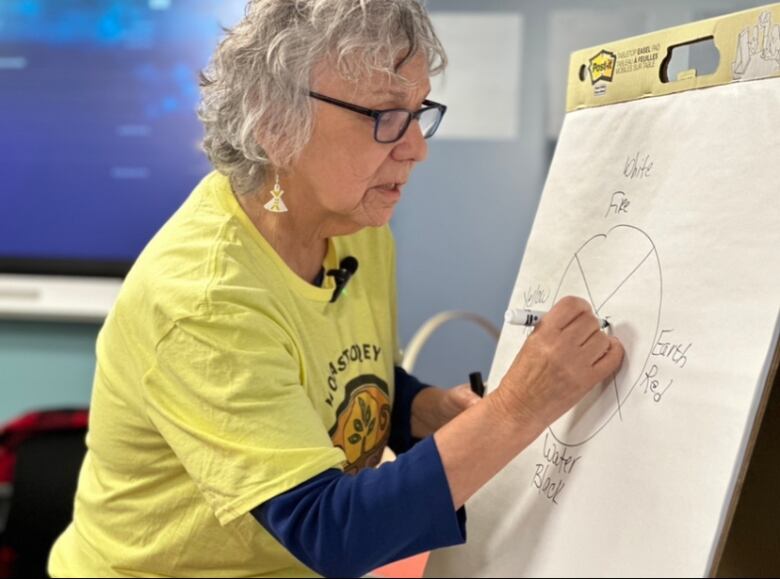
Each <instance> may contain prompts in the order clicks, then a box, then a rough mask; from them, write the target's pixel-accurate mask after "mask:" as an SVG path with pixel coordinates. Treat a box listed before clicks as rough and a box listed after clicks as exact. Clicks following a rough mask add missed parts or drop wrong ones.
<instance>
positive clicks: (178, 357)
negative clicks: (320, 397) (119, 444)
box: [143, 310, 345, 525]
mask: <svg viewBox="0 0 780 579" xmlns="http://www.w3.org/2000/svg"><path fill="white" fill-rule="evenodd" d="M299 368H300V363H299V360H298V358H297V354H296V351H295V348H294V346H293V344H292V341H291V340H290V339H289V337H288V336H287V335H286V334H285V332H284V331H283V330H282V329H281V328H279V327H278V326H276V325H275V324H274V323H273V322H272V321H271V320H270V319H268V318H265V317H264V316H262V315H260V314H256V313H254V312H251V311H241V310H239V311H236V312H235V313H233V312H231V313H230V314H229V315H222V316H203V317H197V318H188V319H186V320H181V321H179V322H178V323H176V324H175V325H174V326H173V327H172V328H171V329H170V331H169V332H168V333H167V334H166V335H165V337H164V338H163V339H162V340H161V341H160V343H159V344H158V346H157V350H156V361H155V364H154V365H153V366H152V368H151V369H150V370H149V371H148V372H147V373H146V375H145V376H144V381H143V394H144V400H145V403H146V410H147V414H148V416H149V419H150V420H151V422H152V424H153V425H154V426H155V427H156V428H157V430H158V431H159V432H160V434H161V435H162V437H163V438H164V439H165V441H166V442H167V444H169V445H170V447H171V449H172V450H173V452H174V453H175V455H176V457H177V458H178V460H179V461H180V462H181V464H182V466H183V468H184V469H185V470H186V472H187V473H188V474H189V476H190V477H191V478H192V480H193V481H194V483H195V485H197V487H198V489H199V490H200V492H201V493H202V494H203V496H204V498H205V499H206V501H207V502H208V503H209V506H210V507H211V508H212V510H213V511H214V514H215V516H216V517H217V519H218V520H219V522H220V523H221V524H222V525H226V524H228V523H230V522H231V521H233V520H235V519H236V518H238V517H240V516H242V515H245V514H246V513H248V512H249V511H250V510H251V509H252V508H254V507H256V506H257V505H258V504H260V503H263V502H265V501H267V500H268V499H270V498H272V497H274V496H276V495H279V494H281V493H283V492H285V491H287V490H289V489H292V488H294V487H296V486H298V485H299V484H301V483H302V482H304V481H306V480H308V479H310V478H311V477H313V476H315V475H318V474H320V473H322V472H324V471H326V470H328V469H333V468H337V469H340V468H341V465H342V463H343V462H344V460H345V456H344V454H343V452H342V451H341V450H340V449H337V448H335V447H334V446H333V444H332V442H331V440H330V437H329V436H328V433H327V431H326V429H325V426H324V425H323V423H322V419H321V418H320V416H319V415H318V414H317V412H316V410H315V409H314V407H313V405H312V403H311V401H310V400H309V398H308V396H307V395H306V392H305V390H304V388H303V386H302V385H301V384H302V380H301V376H300V375H299V374H300V370H299Z"/></svg>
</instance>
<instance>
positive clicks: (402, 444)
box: [388, 366, 430, 454]
mask: <svg viewBox="0 0 780 579" xmlns="http://www.w3.org/2000/svg"><path fill="white" fill-rule="evenodd" d="M426 388H430V386H429V385H428V384H423V383H422V382H420V381H419V380H418V379H417V378H415V377H414V376H412V375H411V374H408V373H407V372H406V370H404V369H403V368H401V367H400V366H396V367H395V400H394V402H393V413H392V415H391V417H390V424H391V426H390V440H389V442H388V446H389V447H390V448H391V449H392V450H393V452H395V453H396V454H401V453H403V452H406V451H407V450H409V449H410V448H412V446H414V445H415V444H416V443H417V442H419V439H417V438H414V437H413V436H412V403H413V402H414V398H415V397H416V396H417V395H418V394H419V393H420V392H422V391H423V390H425V389H426Z"/></svg>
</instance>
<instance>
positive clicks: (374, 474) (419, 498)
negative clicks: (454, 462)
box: [252, 437, 466, 577]
mask: <svg viewBox="0 0 780 579" xmlns="http://www.w3.org/2000/svg"><path fill="white" fill-rule="evenodd" d="M252 514H253V515H254V516H255V518H256V519H257V520H258V521H259V522H260V523H261V524H262V525H263V526H264V527H265V528H266V530H268V532H269V533H271V535H273V536H274V537H275V538H276V539H277V540H278V541H279V542H280V543H281V544H282V545H283V546H284V547H285V548H286V549H287V550H288V551H290V552H291V553H292V554H293V555H294V556H295V557H296V558H297V559H298V560H299V561H301V562H302V563H303V564H304V565H306V566H308V567H310V568H311V569H313V570H314V571H316V572H317V573H319V574H321V575H324V576H326V577H360V576H362V575H365V574H366V573H368V572H369V571H371V570H372V569H375V568H377V567H380V566H382V565H385V564H387V563H390V562H392V561H397V560H399V559H403V558H405V557H410V556H412V555H416V554H418V553H423V552H425V551H429V550H431V549H439V548H442V547H449V546H453V545H457V544H462V543H464V542H465V541H466V512H465V510H464V509H460V510H459V511H457V512H456V511H455V509H454V507H453V503H452V495H451V494H450V489H449V484H448V483H447V477H446V475H445V473H444V467H443V465H442V462H441V457H440V456H439V452H438V450H437V448H436V443H435V442H434V439H433V437H428V438H426V439H424V440H423V441H422V442H421V443H420V444H418V445H417V446H415V447H414V448H413V449H412V450H411V451H409V452H408V453H406V454H404V455H401V456H399V457H398V458H397V459H396V460H395V461H394V462H391V463H387V464H384V465H382V466H381V467H379V468H377V469H371V468H369V469H364V470H362V471H360V472H359V473H358V474H357V475H355V476H348V475H346V474H343V473H341V472H338V471H333V470H331V471H327V472H326V473H324V474H322V475H320V476H318V477H315V478H313V479H311V480H309V481H307V482H306V483H304V484H302V485H300V486H299V487H297V488H295V489H293V490H291V491H288V492H287V493H285V494H283V495H280V496H278V497H276V498H274V499H272V500H270V501H268V502H267V503H265V504H263V505H261V506H259V507H257V508H256V509H254V510H253V511H252Z"/></svg>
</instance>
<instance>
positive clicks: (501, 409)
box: [421, 297, 623, 509]
mask: <svg viewBox="0 0 780 579" xmlns="http://www.w3.org/2000/svg"><path fill="white" fill-rule="evenodd" d="M622 360H623V347H622V346H621V345H620V342H619V341H618V340H617V338H614V337H612V336H608V335H607V334H606V333H604V332H602V331H601V323H600V321H599V319H598V318H597V317H596V316H595V315H594V312H593V310H592V308H591V306H590V304H588V302H586V301H584V300H582V299H580V298H574V297H567V298H564V299H562V300H561V301H560V302H558V303H557V304H556V305H555V306H554V307H553V308H552V309H551V310H550V312H549V313H548V314H547V315H546V316H545V317H544V319H543V320H542V321H541V323H540V324H539V326H538V327H537V328H536V329H535V330H534V332H533V333H532V334H531V335H530V336H529V337H528V339H527V340H526V341H525V344H524V345H523V348H522V349H521V350H520V353H519V354H518V355H517V357H516V358H515V360H514V362H513V363H512V366H511V367H510V368H509V370H508V372H507V373H506V375H505V376H504V378H503V379H502V380H501V384H500V385H499V386H498V388H496V389H495V390H493V391H492V392H491V393H490V394H489V395H488V396H486V397H485V400H484V401H483V402H482V403H481V404H475V405H473V406H472V407H471V408H469V409H468V410H466V411H465V412H463V413H462V414H460V416H458V417H457V418H456V419H455V420H452V421H451V422H450V423H449V424H447V425H446V426H444V427H443V428H441V429H440V430H438V431H437V432H436V434H435V436H434V439H435V442H436V447H437V449H438V450H439V455H440V456H441V460H442V464H443V465H444V472H445V473H446V475H447V481H448V483H449V485H450V492H451V493H452V503H453V506H454V507H455V508H456V509H457V508H460V507H461V506H463V505H464V504H465V503H466V501H467V500H468V499H469V497H471V496H472V495H473V494H474V493H475V492H476V491H477V490H478V489H479V488H480V487H482V486H483V485H484V484H485V483H486V482H487V481H488V480H490V479H491V478H492V477H493V476H494V475H495V474H496V473H497V472H498V471H500V470H501V469H502V468H504V467H505V466H506V465H507V464H508V463H509V462H510V461H511V460H512V459H513V458H514V457H515V456H517V454H518V453H520V452H521V451H522V450H523V449H524V448H526V447H527V446H528V445H529V444H531V443H532V442H533V441H534V440H536V438H537V437H538V436H539V435H540V434H541V433H542V432H543V431H544V429H545V428H546V427H547V426H548V425H549V424H551V423H553V422H554V421H555V420H556V419H558V418H559V417H560V416H561V415H562V414H563V413H564V412H566V411H567V410H569V408H571V407H572V406H574V405H575V404H576V403H577V402H578V401H579V400H581V399H582V398H583V396H585V394H587V393H588V391H589V390H590V389H591V388H593V387H594V386H595V385H596V384H599V383H600V382H601V381H603V380H604V379H606V378H608V377H609V376H611V375H612V374H614V373H615V372H617V370H618V368H619V367H620V364H621V362H622ZM421 394H422V393H421Z"/></svg>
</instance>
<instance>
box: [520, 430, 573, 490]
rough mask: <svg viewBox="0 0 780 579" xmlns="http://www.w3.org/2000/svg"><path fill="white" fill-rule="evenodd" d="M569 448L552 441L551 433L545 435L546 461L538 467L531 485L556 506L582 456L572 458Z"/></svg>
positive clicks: (544, 452) (544, 453)
mask: <svg viewBox="0 0 780 579" xmlns="http://www.w3.org/2000/svg"><path fill="white" fill-rule="evenodd" d="M569 453H570V450H569V448H568V447H566V446H563V445H558V444H556V443H555V442H554V441H553V440H551V439H550V433H549V432H548V433H547V434H545V435H544V450H543V455H544V460H545V461H546V462H540V463H537V465H536V472H534V476H533V479H532V481H531V484H532V485H533V486H534V487H535V488H536V489H537V490H538V492H539V494H540V495H543V496H544V497H545V498H546V499H548V500H550V501H552V502H553V503H555V504H556V505H557V504H559V503H558V498H559V497H560V496H561V493H562V492H563V489H564V488H565V487H566V481H565V480H564V479H565V478H566V476H567V475H569V474H571V471H572V470H574V467H575V466H576V464H577V462H579V460H580V459H581V458H582V457H581V456H572V455H571V454H569Z"/></svg>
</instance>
